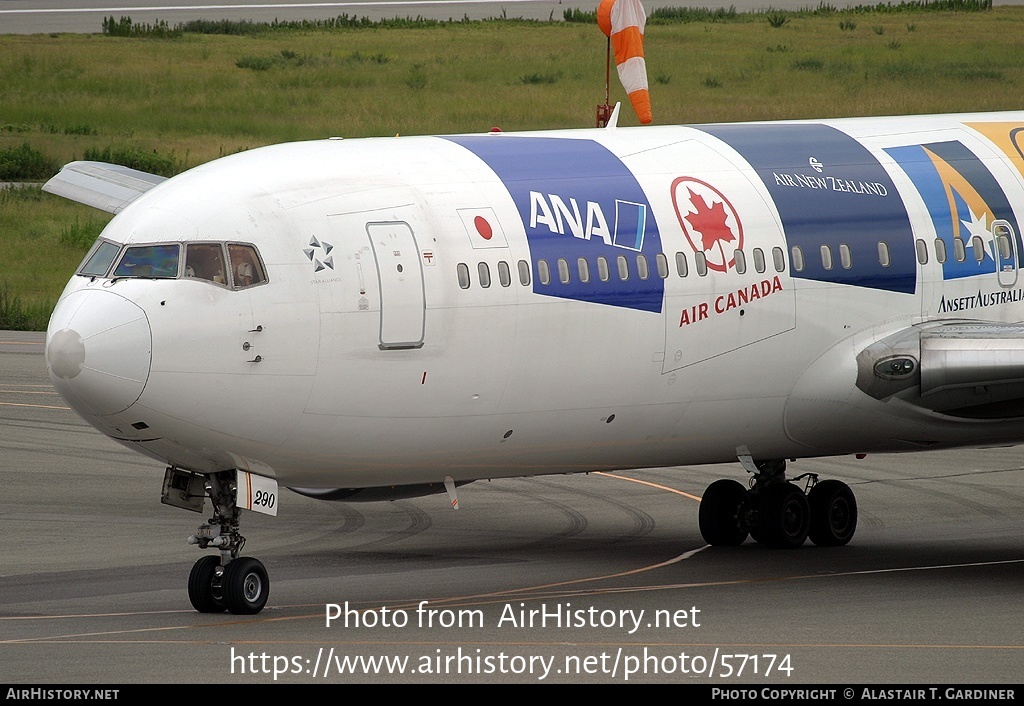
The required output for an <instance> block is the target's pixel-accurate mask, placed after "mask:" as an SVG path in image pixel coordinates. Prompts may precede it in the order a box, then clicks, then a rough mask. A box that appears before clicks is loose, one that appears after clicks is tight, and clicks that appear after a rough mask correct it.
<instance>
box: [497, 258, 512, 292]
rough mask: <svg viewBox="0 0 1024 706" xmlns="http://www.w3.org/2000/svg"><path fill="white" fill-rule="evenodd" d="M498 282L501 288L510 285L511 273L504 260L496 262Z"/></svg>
mask: <svg viewBox="0 0 1024 706" xmlns="http://www.w3.org/2000/svg"><path fill="white" fill-rule="evenodd" d="M498 281H499V282H501V286H502V287H508V286H511V284H512V273H511V272H510V271H509V269H508V263H507V262H505V261H504V260H500V261H498Z"/></svg>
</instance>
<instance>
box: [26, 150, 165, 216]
mask: <svg viewBox="0 0 1024 706" xmlns="http://www.w3.org/2000/svg"><path fill="white" fill-rule="evenodd" d="M166 180H167V177H162V176H158V175H156V174H150V173H148V172H142V171H139V170H138V169H131V168H129V167H123V166H121V165H120V164H107V163H106V162H71V163H70V164H65V165H64V167H63V168H62V169H61V170H60V171H59V172H58V173H57V175H56V176H54V177H53V178H52V179H50V180H49V181H48V182H46V183H45V184H44V185H43V191H47V192H49V193H51V194H55V195H57V196H63V197H64V198H66V199H71V200H72V201H77V202H78V203H84V204H85V205H86V206H92V207H93V208H98V209H100V210H101V211H106V212H107V213H118V212H119V211H121V209H123V208H124V207H125V206H127V205H128V204H130V203H131V202H132V201H134V200H135V199H137V198H138V197H139V196H141V195H142V194H144V193H145V192H147V191H149V190H150V189H152V188H153V187H154V186H156V185H157V184H159V183H160V182H163V181H166Z"/></svg>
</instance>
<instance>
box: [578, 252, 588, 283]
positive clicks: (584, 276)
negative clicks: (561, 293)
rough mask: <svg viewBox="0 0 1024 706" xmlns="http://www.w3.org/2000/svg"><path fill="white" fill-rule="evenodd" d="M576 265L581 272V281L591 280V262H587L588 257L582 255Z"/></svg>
mask: <svg viewBox="0 0 1024 706" xmlns="http://www.w3.org/2000/svg"><path fill="white" fill-rule="evenodd" d="M576 267H577V269H578V270H579V272H580V282H584V283H586V282H589V281H590V263H589V262H587V258H585V257H581V258H579V259H578V260H576Z"/></svg>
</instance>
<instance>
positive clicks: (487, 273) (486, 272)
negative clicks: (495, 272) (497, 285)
mask: <svg viewBox="0 0 1024 706" xmlns="http://www.w3.org/2000/svg"><path fill="white" fill-rule="evenodd" d="M476 273H477V277H478V278H479V279H480V286H481V287H483V288H484V289H486V288H487V287H490V286H491V268H490V267H488V266H487V263H486V262H481V263H479V264H477V266H476Z"/></svg>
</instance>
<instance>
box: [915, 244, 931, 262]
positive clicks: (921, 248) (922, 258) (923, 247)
mask: <svg viewBox="0 0 1024 706" xmlns="http://www.w3.org/2000/svg"><path fill="white" fill-rule="evenodd" d="M914 246H915V247H916V248H917V261H918V262H920V263H921V264H922V265H927V264H928V243H926V242H924V241H923V240H921V239H920V238H918V239H917V241H916V242H915V243H914Z"/></svg>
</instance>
